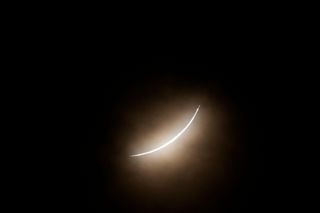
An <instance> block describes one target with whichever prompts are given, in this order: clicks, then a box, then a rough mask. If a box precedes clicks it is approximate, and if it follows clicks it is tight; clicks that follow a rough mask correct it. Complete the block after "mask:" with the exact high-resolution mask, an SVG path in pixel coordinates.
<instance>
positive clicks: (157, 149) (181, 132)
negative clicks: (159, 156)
mask: <svg viewBox="0 0 320 213" xmlns="http://www.w3.org/2000/svg"><path fill="white" fill-rule="evenodd" d="M199 108H200V105H199V106H198V108H197V110H196V112H195V113H194V115H193V116H192V118H191V120H190V121H189V123H188V124H187V125H186V126H185V127H184V128H183V129H182V130H181V131H180V132H179V133H178V134H177V135H176V136H175V137H173V138H172V139H171V140H169V141H168V142H167V143H165V144H163V145H161V146H159V147H158V148H155V149H152V150H150V151H148V152H143V153H140V154H135V155H130V157H139V156H142V155H148V154H151V153H153V152H156V151H159V150H160V149H162V148H164V147H166V146H168V145H169V144H171V143H173V142H174V141H175V140H177V139H178V138H179V137H180V136H181V135H182V134H183V133H184V132H185V131H186V130H187V129H188V127H189V126H190V125H191V123H192V121H193V119H194V118H195V117H196V115H197V113H198V111H199Z"/></svg>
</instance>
